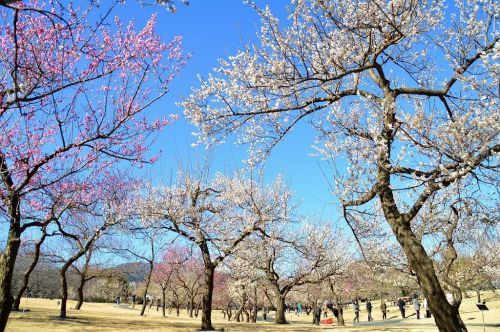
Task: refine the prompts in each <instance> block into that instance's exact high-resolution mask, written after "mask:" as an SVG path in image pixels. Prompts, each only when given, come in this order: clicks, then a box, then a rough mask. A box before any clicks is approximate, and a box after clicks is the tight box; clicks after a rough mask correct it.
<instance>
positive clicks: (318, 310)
mask: <svg viewBox="0 0 500 332" xmlns="http://www.w3.org/2000/svg"><path fill="white" fill-rule="evenodd" d="M320 321H321V304H317V305H316V308H314V313H313V324H314V325H319V322H320Z"/></svg>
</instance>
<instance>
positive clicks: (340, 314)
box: [335, 298, 345, 326]
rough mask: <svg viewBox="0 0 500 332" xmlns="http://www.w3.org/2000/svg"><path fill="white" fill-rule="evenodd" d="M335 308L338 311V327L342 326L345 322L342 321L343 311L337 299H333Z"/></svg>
mask: <svg viewBox="0 0 500 332" xmlns="http://www.w3.org/2000/svg"><path fill="white" fill-rule="evenodd" d="M335 306H336V307H337V310H338V311H339V318H338V323H337V324H338V325H339V326H344V325H345V321H344V309H343V308H342V302H341V301H339V300H338V298H336V299H335Z"/></svg>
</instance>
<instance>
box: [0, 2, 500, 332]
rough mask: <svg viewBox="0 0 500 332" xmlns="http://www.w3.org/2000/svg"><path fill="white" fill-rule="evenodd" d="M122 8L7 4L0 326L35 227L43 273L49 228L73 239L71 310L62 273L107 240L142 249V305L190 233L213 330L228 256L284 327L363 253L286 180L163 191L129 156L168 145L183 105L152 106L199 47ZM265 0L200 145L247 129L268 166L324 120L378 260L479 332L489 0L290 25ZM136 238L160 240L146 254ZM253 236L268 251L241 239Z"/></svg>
mask: <svg viewBox="0 0 500 332" xmlns="http://www.w3.org/2000/svg"><path fill="white" fill-rule="evenodd" d="M161 2H162V3H166V4H167V5H172V4H173V3H174V2H172V1H161ZM120 3H121V1H113V2H111V3H107V4H106V5H107V6H108V7H107V9H103V8H101V7H99V6H98V3H97V2H86V1H82V3H81V4H79V6H78V5H76V4H70V5H68V4H66V3H65V2H63V1H61V2H56V3H52V2H50V3H42V4H40V3H39V2H37V1H26V2H21V1H1V2H0V5H1V15H0V23H1V24H0V54H2V55H1V56H0V128H1V129H0V130H1V131H2V133H1V135H0V177H1V182H0V201H1V205H0V213H1V214H0V218H1V220H2V229H3V230H4V234H5V237H4V239H2V240H3V246H2V252H1V254H0V330H3V329H5V326H6V324H7V319H8V317H9V314H10V311H11V309H12V307H13V306H15V302H16V301H15V300H14V296H13V294H12V281H13V273H14V268H15V264H16V259H17V257H18V253H19V250H20V248H21V245H22V242H23V241H26V240H28V239H33V241H35V243H37V244H35V246H34V253H35V254H34V255H33V264H32V266H30V267H29V268H28V269H27V270H26V271H25V272H26V273H25V277H24V278H23V279H24V280H28V279H29V277H28V276H29V274H30V273H31V271H33V269H34V267H35V266H36V263H37V260H38V254H37V251H39V250H40V248H43V242H44V241H47V239H61V238H62V239H64V245H62V248H66V247H67V249H68V253H71V254H68V255H64V256H63V257H59V258H58V256H60V255H59V252H55V253H54V259H55V260H59V261H60V262H61V263H60V269H59V277H60V281H61V285H62V301H61V316H62V317H64V316H65V315H66V300H67V298H68V291H67V272H68V271H69V270H70V269H74V270H75V271H76V270H77V268H76V267H75V266H76V265H75V263H77V262H80V261H82V260H85V261H87V259H88V262H90V261H91V259H92V257H95V255H96V252H97V251H96V249H95V248H96V245H97V246H99V243H100V242H101V241H108V240H109V239H112V240H111V246H108V248H112V250H111V251H114V252H116V253H120V255H122V256H123V257H128V259H131V257H135V259H142V260H144V261H146V262H147V266H148V268H147V269H146V273H145V275H146V277H145V283H144V285H145V287H144V292H143V295H142V297H143V299H144V300H145V298H146V295H147V292H148V288H149V287H150V284H151V280H152V279H153V276H154V272H155V264H156V262H158V258H159V257H158V255H160V253H161V252H162V249H164V247H165V246H167V245H168V244H169V242H171V241H173V239H175V238H176V237H179V238H182V239H183V241H185V242H186V243H188V244H189V245H190V247H192V248H193V249H192V250H196V251H198V252H199V253H200V255H201V259H200V263H201V264H202V269H203V274H202V276H201V277H200V278H202V279H203V285H204V287H203V292H202V295H201V298H202V300H201V302H202V329H207V330H210V329H213V326H212V323H211V308H212V303H213V292H214V289H215V287H216V282H215V275H216V269H219V270H220V269H221V268H222V266H223V265H228V266H230V264H231V263H232V262H236V263H235V264H234V266H235V267H241V268H242V271H239V270H238V269H234V271H233V270H231V271H232V272H231V273H234V274H235V275H243V276H245V277H246V278H247V277H248V278H250V280H248V281H241V282H242V283H244V284H246V283H247V282H253V277H252V275H253V273H248V270H247V269H244V268H243V267H245V266H248V267H251V270H252V271H254V273H255V275H256V277H257V276H258V277H259V278H260V277H262V278H264V277H263V276H265V278H266V280H267V281H266V282H267V283H268V287H269V288H268V289H269V292H270V293H272V296H273V298H274V300H273V301H274V303H275V306H276V309H277V315H276V317H277V321H278V322H284V321H285V318H284V315H282V314H281V313H282V307H283V303H284V301H285V299H286V297H287V295H288V294H289V293H290V292H292V291H293V289H297V288H296V287H307V286H308V285H312V284H317V283H319V282H322V281H328V282H329V285H330V286H331V287H330V288H331V289H333V290H335V282H336V281H335V280H332V279H331V277H332V276H336V275H341V274H342V273H343V272H342V269H343V268H345V267H346V266H349V264H348V263H347V262H345V261H344V259H346V258H348V257H350V256H351V255H350V254H348V253H349V248H351V249H352V246H349V244H348V241H347V240H344V236H341V235H340V234H339V233H337V232H336V231H335V232H333V231H332V232H330V231H327V230H329V229H331V227H322V226H319V225H320V224H317V223H316V222H315V223H312V224H313V225H315V226H310V225H307V224H306V223H304V222H303V221H302V220H303V219H304V218H303V217H301V216H297V215H295V214H294V211H295V209H294V206H293V201H292V195H291V193H290V191H289V190H288V189H287V188H286V186H285V185H284V183H283V180H281V179H277V180H276V181H275V182H273V183H272V184H269V185H265V184H263V183H262V181H259V179H254V178H253V177H252V176H249V175H245V174H243V173H240V172H237V173H236V174H234V175H231V176H228V175H222V174H218V175H215V176H213V177H212V176H211V174H210V172H208V171H205V170H202V171H200V172H186V171H182V172H180V173H179V174H178V175H177V177H176V178H175V180H174V183H171V184H169V185H168V186H165V187H154V186H151V185H145V184H139V183H136V182H135V181H134V180H131V179H128V178H127V177H126V176H124V175H123V174H122V173H121V172H120V171H119V170H120V169H121V168H123V167H124V165H125V164H126V163H129V164H132V165H134V166H137V165H143V164H145V163H148V162H153V161H154V160H155V159H156V157H155V156H153V157H151V156H148V155H147V151H148V146H149V144H150V143H151V142H152V141H153V138H154V136H155V133H156V132H157V131H158V130H161V129H162V128H163V127H165V126H166V125H168V124H169V119H167V118H166V117H163V118H161V119H158V120H151V118H152V117H150V116H149V117H148V116H146V115H145V111H146V110H147V109H149V108H152V107H153V105H154V103H155V102H156V101H157V100H158V99H159V98H161V97H162V96H163V95H164V94H166V92H167V91H168V83H169V82H170V81H171V80H172V79H173V78H174V77H175V75H176V74H177V73H178V72H179V70H180V69H181V68H182V66H183V65H184V64H185V62H186V60H187V56H185V55H184V54H183V53H182V51H181V49H180V43H181V38H180V37H174V39H173V40H172V41H171V42H169V43H165V42H163V41H162V39H161V38H160V36H158V34H156V33H155V31H154V27H155V20H156V17H155V16H153V17H152V18H151V19H150V20H149V21H148V22H147V23H146V24H145V26H144V28H142V29H139V30H138V29H136V28H135V27H134V25H133V23H130V24H128V25H124V24H123V23H122V22H121V21H120V20H119V19H115V21H114V22H113V23H111V22H110V20H109V17H110V15H111V13H112V11H113V9H114V8H115V7H116V6H118V5H120ZM256 10H257V11H258V13H259V14H260V16H261V24H262V28H261V30H260V36H259V39H260V43H258V44H256V45H252V46H249V47H246V48H245V49H244V50H242V51H240V52H238V53H237V54H236V56H234V57H230V58H229V59H228V60H223V61H222V62H221V67H220V68H219V69H217V70H216V71H215V72H214V73H213V74H211V75H210V76H209V77H208V78H207V79H206V80H203V81H202V82H201V83H200V84H201V86H200V87H199V88H198V89H195V90H194V92H193V94H192V95H191V96H189V97H188V98H186V99H185V100H184V101H183V102H182V106H183V107H184V108H185V114H186V116H187V117H188V118H189V119H190V120H191V121H192V123H193V124H194V125H196V126H197V127H198V129H199V130H198V134H199V138H200V141H201V142H204V143H208V144H213V143H214V142H215V143H216V142H221V141H224V140H225V139H226V138H227V136H230V135H231V134H233V133H235V134H237V135H239V139H238V141H239V142H243V143H248V144H250V157H249V160H248V163H249V166H251V167H254V166H256V165H257V164H258V163H259V162H261V161H263V160H265V159H266V157H267V156H268V155H269V154H270V153H271V151H272V149H273V148H274V147H275V146H276V144H277V143H278V142H280V141H281V140H283V138H284V137H286V136H287V135H288V134H289V133H290V132H292V129H293V128H294V127H296V126H298V125H299V124H300V123H302V122H303V120H305V119H306V118H309V120H310V122H309V123H311V124H312V125H313V126H314V128H316V129H317V130H318V137H317V140H316V141H315V142H314V144H315V148H316V149H317V150H318V152H319V153H320V154H321V155H322V156H323V157H324V158H325V159H326V160H328V161H330V162H331V163H332V166H333V167H332V174H331V176H332V178H333V180H334V181H332V184H331V187H332V194H333V195H334V196H335V197H337V198H338V200H339V202H340V203H341V206H342V209H341V212H342V213H343V216H344V219H345V222H346V223H347V225H348V227H349V228H350V229H351V230H352V233H353V235H354V238H355V240H356V243H357V245H358V247H359V249H360V250H361V254H362V256H363V257H364V259H365V260H366V261H367V264H368V268H369V269H372V270H373V269H380V268H384V267H385V268H389V267H390V268H391V269H396V270H404V271H406V272H407V273H408V274H410V275H412V276H414V277H415V278H416V282H417V284H418V286H419V288H420V289H421V290H422V292H423V294H424V295H425V297H426V298H427V299H428V302H429V307H430V310H431V311H432V313H433V316H434V317H435V320H436V323H437V326H438V328H439V329H440V331H453V332H456V331H466V330H467V329H466V327H465V325H464V323H463V321H462V319H461V318H460V315H459V311H458V308H459V304H460V301H461V296H462V292H461V291H462V290H463V288H464V287H466V286H464V284H467V283H471V282H472V283H473V282H476V281H477V279H476V278H474V279H472V281H470V280H469V281H467V280H466V279H467V278H468V275H465V276H464V275H463V273H460V269H459V268H457V267H458V266H460V264H462V262H463V259H462V258H461V257H460V256H459V252H460V251H464V250H466V249H467V247H469V248H470V246H473V247H476V248H474V250H473V251H472V252H474V253H475V254H477V255H482V256H481V259H482V260H483V261H485V262H488V266H487V271H486V272H487V274H488V275H490V276H491V275H496V276H498V265H497V264H496V263H495V262H496V257H495V256H492V255H489V254H488V251H484V250H482V249H483V248H485V247H486V248H489V247H493V249H497V248H498V243H497V242H495V239H497V238H498V237H497V234H496V233H494V232H495V230H496V228H495V226H496V225H497V222H498V220H499V219H500V218H498V206H499V204H498V188H499V186H498V176H497V172H498V152H499V151H500V145H499V144H498V134H499V132H500V127H499V124H500V121H499V120H500V119H499V113H498V110H497V108H498V105H497V101H498V97H499V85H498V68H497V67H498V65H497V61H496V60H497V55H496V54H498V46H499V37H498V32H497V31H496V30H495V28H494V27H495V26H496V23H497V22H496V21H497V19H498V13H497V8H496V6H495V4H494V2H491V3H489V2H484V1H475V0H468V1H456V2H455V3H452V4H450V6H447V5H446V4H445V3H435V2H432V1H417V0H407V1H386V0H369V1H364V2H356V1H352V2H346V1H322V0H314V1H302V0H298V1H293V2H292V6H291V7H290V9H289V10H290V13H289V14H290V15H289V16H288V19H289V22H287V24H284V25H281V24H280V20H279V18H277V17H276V16H275V15H273V13H272V11H271V10H270V9H269V8H265V9H259V8H256ZM250 173H251V174H255V173H254V172H253V173H252V172H250ZM319 228H321V230H320V231H318V229H319ZM491 232H493V234H491ZM491 235H492V236H491ZM172 236H173V237H172ZM132 238H135V241H140V242H143V243H146V244H147V245H146V246H140V247H139V248H137V249H136V248H134V247H133V246H131V245H130V242H131V241H132V242H133V241H134V240H132ZM485 238H486V239H487V240H486V241H482V240H481V239H485ZM106 239H108V240H106ZM488 239H492V240H488ZM255 244H258V248H259V252H260V253H261V255H260V256H259V257H258V258H259V259H258V260H255V257H254V256H252V255H249V254H245V252H247V253H248V252H251V251H250V249H248V248H253V246H254V245H255ZM37 248H38V249H37ZM245 248H247V250H245ZM493 252H495V251H493ZM338 253H342V254H343V255H338ZM289 259H292V260H293V265H292V264H291V261H290V260H289ZM174 263H175V262H174ZM177 263H178V264H177ZM177 263H175V264H171V265H180V266H181V265H183V264H182V263H181V262H177ZM184 263H185V262H184ZM79 264H80V263H79ZM80 266H82V268H78V271H77V273H78V274H79V275H80V277H81V278H80V281H81V285H82V287H81V289H82V290H83V287H84V285H85V282H86V279H87V277H86V275H87V274H88V268H86V267H85V266H86V265H85V264H83V265H80ZM87 266H89V265H87ZM380 271H382V272H383V271H384V270H380ZM483 271H484V270H483ZM285 275H286V276H287V277H284V276H285ZM242 280H243V279H242ZM459 281H460V283H459ZM24 284H26V283H24ZM24 287H26V286H24ZM22 288H23V287H22ZM22 288H21V289H22ZM245 289H246V290H247V291H245V292H243V293H241V294H240V297H242V298H245V299H246V301H249V300H248V299H250V298H252V294H251V292H249V291H248V289H252V287H250V288H247V286H245ZM253 289H256V288H255V287H254V288H253ZM445 291H449V292H451V293H452V294H453V296H454V299H455V301H454V303H453V304H450V303H449V302H448V301H447V300H446V296H445ZM253 298H255V296H253ZM17 302H18V301H17ZM144 303H145V301H144ZM253 303H254V304H255V302H253ZM17 305H18V304H17ZM144 310H145V304H144V305H143V308H142V313H141V314H143V313H144ZM253 315H255V311H254V312H253Z"/></svg>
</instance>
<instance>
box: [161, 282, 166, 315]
mask: <svg viewBox="0 0 500 332" xmlns="http://www.w3.org/2000/svg"><path fill="white" fill-rule="evenodd" d="M166 292H167V290H166V288H165V287H162V288H161V297H162V300H163V302H162V307H161V315H162V316H163V317H165V307H166V305H167V302H166V301H165V300H166V298H167V295H166Z"/></svg>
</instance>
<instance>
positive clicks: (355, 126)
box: [182, 0, 500, 331]
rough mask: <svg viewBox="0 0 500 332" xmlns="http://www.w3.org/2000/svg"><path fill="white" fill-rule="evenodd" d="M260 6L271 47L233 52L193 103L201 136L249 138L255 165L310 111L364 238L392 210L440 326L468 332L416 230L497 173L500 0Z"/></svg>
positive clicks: (347, 210)
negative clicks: (436, 209) (451, 194)
mask: <svg viewBox="0 0 500 332" xmlns="http://www.w3.org/2000/svg"><path fill="white" fill-rule="evenodd" d="M259 13H260V15H261V18H262V27H261V30H260V34H259V38H260V44H258V45H248V46H247V47H246V48H245V49H244V50H242V51H240V52H238V53H237V54H236V55H235V56H233V57H230V58H229V59H228V60H222V61H221V66H220V68H218V69H216V70H215V72H214V73H213V74H211V75H210V76H209V77H208V78H207V79H206V80H204V81H203V82H201V86H200V87H199V88H197V89H195V90H194V91H193V93H192V95H191V96H189V97H188V98H187V99H186V100H185V101H184V102H183V103H182V105H183V107H184V108H185V114H186V115H187V117H188V118H189V119H190V120H191V121H192V122H193V123H194V124H195V125H196V126H197V127H198V129H199V130H198V135H199V139H200V142H201V143H208V144H215V143H219V142H222V141H223V140H224V139H226V138H227V136H229V135H231V134H233V133H238V135H237V137H238V139H237V141H238V142H239V143H247V144H249V149H250V158H249V163H250V164H255V163H256V162H259V161H261V160H263V159H265V158H266V156H268V154H269V153H270V152H271V150H272V148H273V147H274V146H275V145H276V144H277V143H278V142H280V141H281V140H282V139H283V138H284V137H285V135H286V134H288V133H289V132H290V131H291V130H292V129H293V128H294V127H295V126H296V125H297V124H298V123H300V122H304V121H303V120H306V119H308V120H309V121H310V122H311V123H312V124H313V125H314V127H316V128H317V129H318V133H319V134H318V138H317V141H316V142H315V146H316V148H317V149H318V150H319V152H320V153H321V154H322V155H323V156H324V157H325V158H328V159H329V160H331V161H332V162H333V163H335V166H336V168H335V170H339V172H336V173H335V189H336V190H335V194H336V195H337V196H339V198H340V200H341V203H342V206H343V212H344V214H345V216H346V220H347V222H348V224H349V226H350V227H351V228H352V229H353V231H354V234H355V235H356V236H357V237H358V240H359V241H360V242H361V240H362V239H360V237H361V236H360V234H358V233H357V231H358V230H360V229H361V230H362V231H365V230H367V229H370V228H371V226H374V227H378V228H383V227H384V226H383V225H380V223H379V222H376V221H375V219H377V218H365V217H366V216H368V215H371V216H374V215H378V216H380V217H382V218H383V219H385V220H386V221H387V224H388V225H389V226H390V229H391V230H392V233H393V234H394V236H395V237H396V239H397V241H398V242H399V243H400V244H401V246H402V248H403V250H404V252H405V255H406V257H407V259H408V262H409V264H410V265H411V267H412V269H413V270H414V271H415V274H416V276H417V278H418V279H419V282H420V284H421V286H422V290H423V292H424V295H425V296H426V297H427V298H428V300H429V307H430V310H431V311H432V313H433V314H434V317H435V320H436V324H437V325H438V327H439V329H440V330H441V331H466V327H465V325H464V323H463V322H462V320H461V318H460V316H459V313H458V307H456V306H452V305H450V304H449V303H448V302H447V301H446V298H445V294H444V291H443V288H442V287H441V284H440V282H439V280H438V278H437V276H436V273H435V271H434V267H433V263H432V260H431V258H430V257H429V256H428V255H427V253H426V251H425V248H424V246H423V245H422V243H421V242H420V240H419V239H418V238H417V237H416V236H415V233H414V232H413V230H412V228H411V226H412V221H413V220H414V218H415V217H416V216H417V215H418V214H419V211H420V210H421V209H422V207H424V206H425V205H426V203H427V201H428V200H429V198H430V197H432V196H433V195H435V194H436V193H438V192H439V191H440V190H441V189H443V188H446V187H448V186H450V185H451V184H453V183H455V182H456V181H460V180H465V179H466V178H469V177H474V179H475V180H476V185H491V184H493V185H495V183H497V182H498V177H497V176H495V175H496V174H497V173H495V172H496V171H497V169H498V158H497V156H498V152H499V151H500V144H499V143H498V133H499V129H500V112H498V97H499V91H498V90H499V84H498V83H499V81H498V68H499V67H498V54H499V48H500V47H499V46H500V44H499V42H498V32H497V31H496V30H495V26H496V25H497V24H498V22H497V20H498V15H499V13H498V6H495V2H494V1H474V0H468V1H456V2H452V1H449V2H436V1H416V0H394V1H386V0H368V1H324V0H315V1H304V0H294V1H292V9H291V10H290V12H289V15H288V21H287V23H286V25H281V24H280V21H279V19H278V18H277V17H276V16H274V15H273V14H272V12H271V10H270V9H269V8H265V9H262V10H259ZM340 170H341V171H340ZM368 211H371V213H370V214H366V213H361V212H368ZM379 211H380V213H378V212H379ZM378 220H380V218H378ZM366 223H369V224H368V225H367V224H366Z"/></svg>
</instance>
